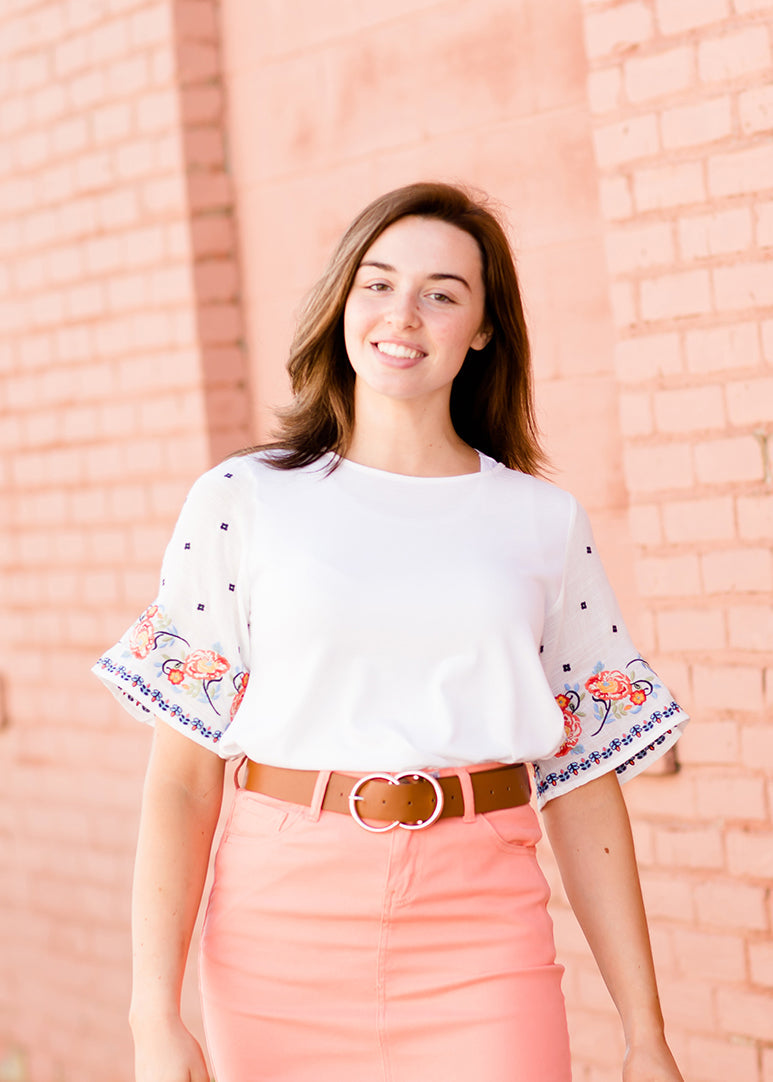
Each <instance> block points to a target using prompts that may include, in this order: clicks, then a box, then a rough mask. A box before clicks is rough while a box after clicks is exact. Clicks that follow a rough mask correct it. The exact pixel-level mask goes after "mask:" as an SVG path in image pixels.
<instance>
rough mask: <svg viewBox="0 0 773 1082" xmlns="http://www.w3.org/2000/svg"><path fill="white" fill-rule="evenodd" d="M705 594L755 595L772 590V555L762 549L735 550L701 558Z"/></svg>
mask: <svg viewBox="0 0 773 1082" xmlns="http://www.w3.org/2000/svg"><path fill="white" fill-rule="evenodd" d="M701 564H702V571H703V582H704V586H705V588H706V591H707V593H710V594H723V593H736V592H743V593H749V592H751V593H756V592H758V591H765V590H770V589H771V588H772V587H773V553H772V552H771V551H770V549H764V548H758V549H753V548H748V547H747V548H738V549H729V550H726V551H725V550H723V551H719V552H708V553H706V554H704V555H703V556H701Z"/></svg>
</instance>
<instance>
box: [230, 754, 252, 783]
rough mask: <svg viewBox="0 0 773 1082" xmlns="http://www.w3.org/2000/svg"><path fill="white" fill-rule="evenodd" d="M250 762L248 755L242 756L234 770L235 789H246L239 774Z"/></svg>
mask: <svg viewBox="0 0 773 1082" xmlns="http://www.w3.org/2000/svg"><path fill="white" fill-rule="evenodd" d="M249 761H250V760H249V758H248V756H246V755H242V757H241V759H239V760H238V761H237V763H236V769H235V770H234V788H235V789H243V788H244V782H243V781H242V779H241V778H240V777H239V774H240V773H241V769H242V767H243V766H244V764H245V763H248V762H249Z"/></svg>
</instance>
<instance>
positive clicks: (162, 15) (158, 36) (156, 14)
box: [129, 4, 212, 47]
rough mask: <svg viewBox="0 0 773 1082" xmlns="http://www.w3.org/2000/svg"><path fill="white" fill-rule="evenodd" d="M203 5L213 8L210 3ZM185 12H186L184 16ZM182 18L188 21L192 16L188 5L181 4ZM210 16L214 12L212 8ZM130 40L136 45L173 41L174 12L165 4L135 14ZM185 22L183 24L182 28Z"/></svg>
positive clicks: (131, 21)
mask: <svg viewBox="0 0 773 1082" xmlns="http://www.w3.org/2000/svg"><path fill="white" fill-rule="evenodd" d="M201 6H202V7H208V8H210V9H211V5H210V4H206V5H205V4H202V5H201ZM183 12H185V13H186V14H185V15H184V16H183ZM180 18H181V19H184V20H185V21H187V19H189V18H190V14H189V13H188V9H187V6H186V5H185V4H182V5H181V10H180ZM210 18H212V12H211V10H210ZM129 26H130V30H129V33H130V40H131V43H132V45H134V46H141V47H144V46H148V45H159V44H166V43H169V44H170V45H171V42H172V41H173V35H174V28H173V25H172V12H171V10H170V9H169V8H167V7H166V5H164V4H156V5H155V6H151V7H147V8H144V9H143V10H141V11H137V12H136V13H135V14H133V15H132V16H131V18H130V20H129ZM183 26H184V22H183V23H182V25H181V28H180V29H181V30H182V28H183Z"/></svg>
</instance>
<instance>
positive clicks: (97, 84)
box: [68, 68, 106, 112]
mask: <svg viewBox="0 0 773 1082" xmlns="http://www.w3.org/2000/svg"><path fill="white" fill-rule="evenodd" d="M105 93H106V87H105V77H104V75H103V73H102V71H101V70H100V69H98V68H97V69H89V70H88V71H86V72H85V73H84V74H83V75H77V76H75V78H74V79H72V81H71V82H70V83H69V85H68V98H69V101H70V105H71V106H72V108H73V109H74V110H75V111H76V112H78V111H80V110H81V109H88V108H89V107H90V106H93V105H97V104H100V103H101V102H103V101H104V99H105Z"/></svg>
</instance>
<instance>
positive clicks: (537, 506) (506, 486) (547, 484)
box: [492, 464, 580, 525]
mask: <svg viewBox="0 0 773 1082" xmlns="http://www.w3.org/2000/svg"><path fill="white" fill-rule="evenodd" d="M492 474H493V480H494V481H495V484H496V486H497V491H498V493H499V494H500V495H501V496H502V497H503V498H505V499H510V500H514V501H519V502H520V503H522V504H524V505H528V507H529V509H530V511H531V513H532V514H534V515H535V516H537V517H538V518H539V519H543V520H545V521H546V523H549V522H553V523H554V524H556V525H558V524H567V525H569V524H570V523H571V522H572V520H573V519H574V517H575V516H576V514H577V511H578V509H579V508H580V504H579V503H578V502H577V499H576V498H575V496H573V495H572V493H571V492H569V491H567V489H565V488H560V487H559V486H558V485H555V484H553V482H552V481H546V480H545V479H544V478H542V477H535V476H534V475H533V474H530V473H521V472H520V471H519V470H511V469H508V467H507V466H503V465H501V464H500V465H498V468H497V469H496V470H495V471H492Z"/></svg>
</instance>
